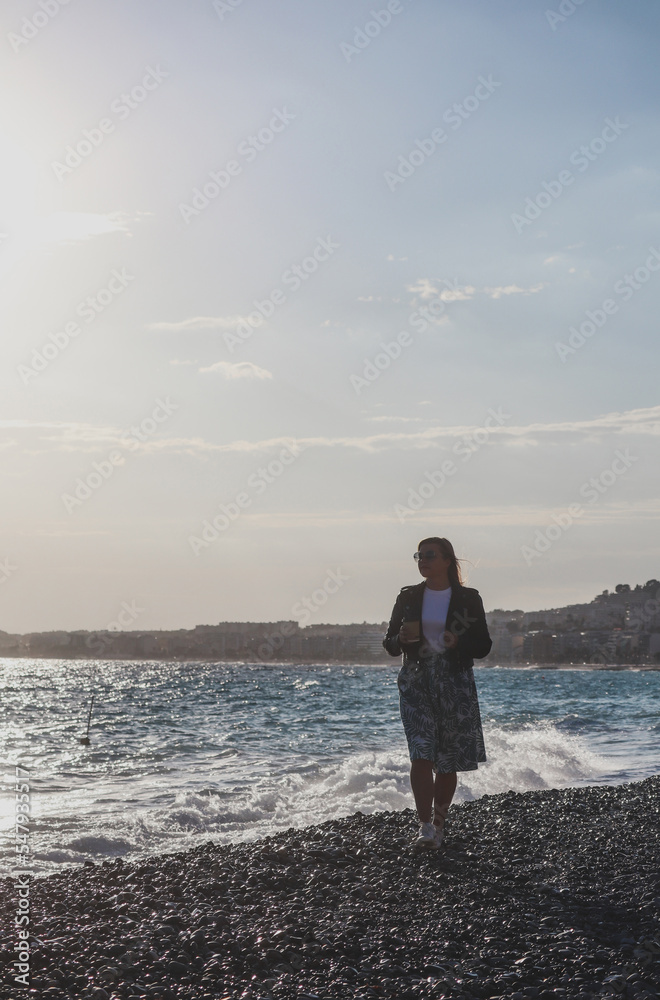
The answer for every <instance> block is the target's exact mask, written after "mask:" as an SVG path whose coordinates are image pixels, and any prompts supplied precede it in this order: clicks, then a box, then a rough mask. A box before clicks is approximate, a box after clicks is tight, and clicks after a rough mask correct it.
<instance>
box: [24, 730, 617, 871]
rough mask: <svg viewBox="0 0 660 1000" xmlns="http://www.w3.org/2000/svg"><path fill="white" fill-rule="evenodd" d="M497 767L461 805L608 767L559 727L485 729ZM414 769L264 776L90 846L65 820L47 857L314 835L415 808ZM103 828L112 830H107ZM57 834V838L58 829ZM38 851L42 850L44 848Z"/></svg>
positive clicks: (114, 817) (197, 798)
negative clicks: (352, 820) (335, 822)
mask: <svg viewBox="0 0 660 1000" xmlns="http://www.w3.org/2000/svg"><path fill="white" fill-rule="evenodd" d="M484 736H485V742H486V752H487V755H488V761H487V763H485V764H481V765H480V766H479V768H478V770H476V771H465V772H461V773H460V774H459V783H458V788H457V793H456V798H455V802H460V801H465V800H470V799H474V798H479V797H480V796H481V795H483V794H485V793H488V794H491V795H492V794H495V793H498V792H505V791H509V790H513V791H518V792H523V791H528V790H532V789H541V788H561V787H565V786H567V785H575V784H582V783H589V782H597V781H598V777H599V776H600V775H602V774H603V773H604V770H605V769H606V767H607V764H608V760H607V759H606V758H604V757H600V756H599V755H598V754H596V753H594V752H593V751H591V750H589V749H588V747H587V745H586V741H585V739H584V738H583V737H580V736H576V735H572V734H567V733H565V732H563V731H561V730H560V729H558V728H557V727H556V726H554V725H553V724H551V723H549V722H543V723H539V724H529V723H527V724H524V725H523V726H522V727H517V728H513V727H509V728H506V727H499V726H495V725H490V726H488V725H485V726H484ZM409 767H410V763H409V760H408V757H407V754H406V753H405V751H403V750H401V749H400V748H399V749H397V750H396V751H395V752H390V753H388V752H363V753H357V754H348V755H347V756H346V757H344V758H343V759H341V760H339V761H337V762H336V763H334V764H324V765H323V766H321V765H316V766H306V767H305V768H304V769H303V770H302V771H301V772H296V771H291V772H290V773H287V774H285V775H279V776H278V777H273V776H267V775H266V776H264V775H263V774H262V773H259V772H255V774H256V780H255V784H254V786H253V787H251V788H250V787H249V786H248V787H247V788H245V786H244V790H242V791H237V792H235V793H233V794H232V793H229V792H228V791H227V790H226V789H224V790H223V789H218V788H217V787H213V785H212V784H210V785H209V787H208V788H205V789H201V790H197V791H188V790H181V791H179V792H176V793H175V794H174V796H173V800H172V801H171V803H169V804H167V805H162V806H159V807H158V808H146V809H145V808H143V809H140V810H139V811H135V812H133V811H132V810H131V809H129V808H126V806H124V808H123V809H122V810H121V811H120V812H116V813H111V814H109V815H108V814H105V815H104V816H103V817H101V816H99V815H98V814H97V815H93V814H92V815H89V816H88V822H89V828H88V830H87V833H86V834H85V836H77V837H74V838H72V837H71V832H69V834H68V836H66V835H64V831H63V830H61V831H60V832H59V834H58V832H57V830H56V827H57V825H58V824H57V818H56V817H53V819H52V821H51V823H50V824H48V823H46V825H45V827H44V828H43V829H42V834H41V836H42V837H43V838H44V840H45V841H47V842H48V846H47V847H46V845H44V847H45V849H44V850H41V851H38V852H37V858H38V860H40V861H42V862H43V863H44V865H45V866H46V867H48V863H49V862H50V865H51V866H52V865H53V864H55V863H56V862H60V863H67V862H68V863H80V862H81V861H82V860H84V858H85V857H93V858H97V859H99V858H102V857H105V858H107V857H116V856H119V855H123V856H127V855H134V856H135V855H144V854H151V853H165V852H171V851H180V850H185V849H187V848H189V847H193V846H195V845H197V844H199V843H200V841H203V840H208V839H211V840H213V841H215V842H217V843H227V842H237V841H252V840H256V839H258V838H261V837H265V836H268V835H270V834H273V833H276V832H277V831H280V830H286V829H288V828H289V827H296V828H301V827H306V826H312V825H315V824H319V823H323V822H324V821H326V820H331V819H336V818H339V817H342V816H348V815H351V814H353V813H355V812H357V811H360V812H363V813H367V814H370V813H375V812H382V811H390V810H400V809H405V808H412V807H413V798H412V794H411V791H410V781H409ZM101 820H102V829H101ZM49 827H50V829H49ZM35 846H36V845H35Z"/></svg>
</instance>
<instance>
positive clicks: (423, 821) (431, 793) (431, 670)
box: [383, 538, 492, 847]
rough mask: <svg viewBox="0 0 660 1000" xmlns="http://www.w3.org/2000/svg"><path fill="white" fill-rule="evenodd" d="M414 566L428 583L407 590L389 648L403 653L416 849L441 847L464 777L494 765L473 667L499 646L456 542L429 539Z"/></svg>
mask: <svg viewBox="0 0 660 1000" xmlns="http://www.w3.org/2000/svg"><path fill="white" fill-rule="evenodd" d="M414 558H415V560H416V561H417V566H418V568H419V572H420V573H421V575H422V576H423V577H424V578H425V582H424V583H420V584H417V585H416V586H412V587H404V588H403V590H402V591H401V593H400V594H399V596H398V597H397V599H396V603H395V605H394V610H393V611H392V617H391V619H390V624H389V627H388V629H387V635H386V636H385V638H384V640H383V645H384V647H385V649H386V650H387V652H388V653H390V655H391V656H400V655H401V653H402V652H403V666H402V667H401V670H400V671H399V675H398V686H399V704H400V708H401V719H402V722H403V728H404V730H405V734H406V739H407V741H408V750H409V752H410V761H411V765H410V784H411V786H412V791H413V795H414V797H415V805H416V807H417V816H418V819H419V823H420V830H419V836H418V838H417V840H416V842H415V844H416V846H417V847H439V846H440V844H441V843H442V839H443V836H444V825H445V819H446V818H447V812H448V810H449V806H450V804H451V800H452V798H453V797H454V792H455V791H456V772H457V771H475V770H476V769H477V767H478V766H479V764H482V763H484V762H485V760H486V750H485V747H484V737H483V732H482V729H481V715H480V713H479V701H478V699H477V689H476V686H475V683H474V672H473V670H472V667H473V664H474V658H475V657H476V658H477V659H479V658H481V657H482V656H486V655H487V654H488V653H489V652H490V648H491V646H492V642H491V638H490V636H489V634H488V626H487V624H486V616H485V614H484V607H483V604H482V602H481V598H480V597H479V594H478V592H477V591H476V590H473V589H472V588H471V587H464V586H463V585H462V583H461V571H460V568H459V565H458V560H457V558H456V555H455V553H454V549H453V546H452V544H451V542H449V541H447V539H446V538H424V539H423V540H422V541H421V542H420V543H419V546H418V551H417V552H415V555H414ZM433 772H435V780H434V777H433Z"/></svg>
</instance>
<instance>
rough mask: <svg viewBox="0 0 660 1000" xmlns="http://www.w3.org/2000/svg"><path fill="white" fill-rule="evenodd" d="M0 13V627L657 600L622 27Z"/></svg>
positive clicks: (658, 419)
mask: <svg viewBox="0 0 660 1000" xmlns="http://www.w3.org/2000/svg"><path fill="white" fill-rule="evenodd" d="M2 14H3V16H2V24H1V34H2V35H3V36H4V37H2V39H1V44H2V48H3V54H2V60H1V63H0V179H1V181H2V185H1V190H2V200H1V203H0V204H1V207H0V329H1V331H2V354H3V364H2V366H1V369H0V378H1V379H2V393H1V397H0V398H1V399H2V412H1V413H0V448H1V451H2V464H1V466H0V467H1V469H2V476H3V486H2V491H1V497H2V500H1V502H2V509H3V516H2V521H1V532H2V538H1V540H0V628H1V629H3V630H5V631H7V632H28V631H46V630H51V629H102V628H105V627H107V626H108V624H109V623H111V622H114V621H116V620H117V618H118V615H119V614H120V613H121V612H122V610H123V612H124V613H123V616H122V619H121V621H122V625H124V626H125V627H130V628H132V629H156V628H165V629H173V628H190V627H193V626H195V625H197V624H214V623H216V622H219V621H278V620H283V619H284V620H289V619H297V618H299V617H300V608H301V607H303V608H304V609H305V611H306V614H305V621H309V622H310V623H321V622H362V621H369V622H381V621H383V620H386V619H387V618H389V615H390V612H391V608H392V605H393V603H394V599H395V597H396V595H397V593H398V591H399V589H400V588H401V587H402V586H404V585H407V584H411V583H416V582H418V581H419V579H420V577H419V574H418V572H417V569H416V567H415V564H414V562H413V560H412V554H413V552H414V551H415V549H416V547H417V544H418V542H419V541H420V540H421V539H422V538H424V537H426V536H433V535H439V536H443V537H446V538H449V539H450V541H452V543H453V544H454V547H455V549H456V552H457V554H458V556H459V557H461V559H462V560H463V562H462V567H463V573H464V578H465V580H466V582H467V584H468V585H469V586H472V587H476V588H477V589H478V590H479V592H480V593H481V595H482V598H483V601H484V605H485V607H486V609H487V610H491V609H495V608H509V609H515V608H520V609H523V610H536V609H544V608H551V607H559V606H563V605H566V604H570V603H578V602H583V601H589V600H591V599H592V598H593V597H594V596H595V595H596V594H598V593H600V592H602V591H603V590H604V589H613V588H614V586H615V585H616V584H617V583H620V582H622V583H629V584H632V585H634V584H636V583H644V582H645V581H646V580H648V579H651V578H655V577H657V576H658V575H659V573H658V571H659V558H660V545H659V538H660V536H659V533H658V530H657V529H658V518H659V516H660V500H659V493H658V485H659V463H658V447H657V443H658V433H659V432H660V398H659V396H658V364H657V361H658V358H657V354H658V350H657V314H658V301H659V293H660V230H659V227H658V221H659V217H660V215H659V207H658V193H659V191H660V185H659V173H658V163H659V162H660V158H659V156H658V152H659V150H658V145H659V137H660V131H659V130H658V88H659V86H660V82H659V79H658V74H657V43H658V36H659V34H660V30H659V29H660V12H659V11H658V7H657V4H656V3H655V2H653V0H638V2H637V3H635V4H629V3H626V2H624V0H608V2H603V0H583V2H582V3H579V4H578V3H573V2H570V0H563V2H561V3H560V2H558V0H539V2H536V0H498V3H492V0H465V2H462V3H460V4H457V3H450V2H448V0H401V2H398V0H390V2H389V3H387V2H384V0H380V2H379V3H376V4H375V5H374V3H373V2H372V0H371V2H365V3H362V2H355V0H350V2H349V0H333V2H332V3H320V2H310V0H282V2H281V3H277V4H274V3H269V2H267V0H226V2H225V0H216V2H215V3H213V2H210V0H208V2H207V0H190V2H186V3H183V2H174V0H139V2H136V0H113V3H112V4H110V3H107V2H106V3H103V2H101V0H86V2H85V3H83V2H81V0H70V2H68V3H66V4H63V3H61V0H41V3H39V2H38V0H35V2H31V0H30V2H28V0H21V2H20V3H9V2H8V3H6V4H5V5H4V7H3V12H2ZM305 602H306V603H305ZM127 609H128V610H127Z"/></svg>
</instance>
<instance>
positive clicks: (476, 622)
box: [451, 590, 493, 660]
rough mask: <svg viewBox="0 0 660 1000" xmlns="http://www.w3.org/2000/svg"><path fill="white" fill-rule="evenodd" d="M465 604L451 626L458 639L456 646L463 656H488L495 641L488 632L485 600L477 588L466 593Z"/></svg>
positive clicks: (479, 657) (476, 658)
mask: <svg viewBox="0 0 660 1000" xmlns="http://www.w3.org/2000/svg"><path fill="white" fill-rule="evenodd" d="M465 605H466V607H465V608H464V610H463V611H461V612H459V613H458V614H457V615H456V616H455V621H454V622H453V624H452V627H451V631H452V632H453V633H454V635H455V636H456V638H457V640H458V641H457V643H456V645H455V646H454V648H455V649H456V651H457V653H458V654H459V655H461V656H465V657H472V658H473V659H475V660H480V659H481V658H482V657H484V656H488V654H489V653H490V651H491V648H492V645H493V641H492V639H491V637H490V635H489V632H488V623H487V622H486V613H485V611H484V605H483V601H482V600H481V597H480V596H479V594H478V593H477V591H476V590H474V591H472V593H470V594H466V595H465Z"/></svg>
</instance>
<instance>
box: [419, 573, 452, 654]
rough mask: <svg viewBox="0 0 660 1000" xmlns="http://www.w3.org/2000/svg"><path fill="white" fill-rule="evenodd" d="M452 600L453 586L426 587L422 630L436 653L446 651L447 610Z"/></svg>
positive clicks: (429, 645)
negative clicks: (444, 634) (444, 588)
mask: <svg viewBox="0 0 660 1000" xmlns="http://www.w3.org/2000/svg"><path fill="white" fill-rule="evenodd" d="M450 600H451V587H447V589H446V590H431V589H430V587H425V588H424V598H423V601H422V632H423V633H424V638H425V639H426V642H427V645H428V647H429V649H430V650H431V651H432V652H434V653H444V651H445V640H444V639H443V633H444V631H445V624H446V621H447V611H448V609H449V601H450Z"/></svg>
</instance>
